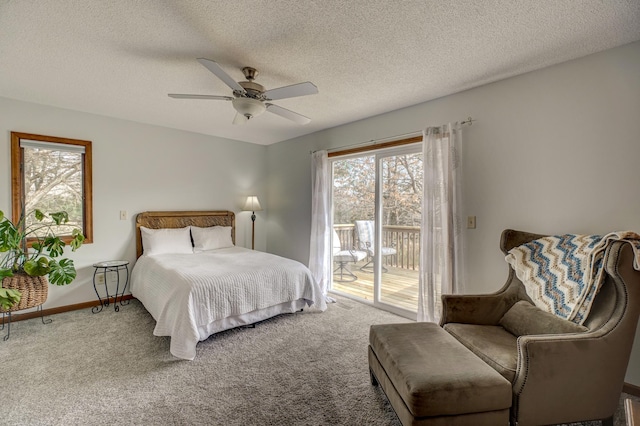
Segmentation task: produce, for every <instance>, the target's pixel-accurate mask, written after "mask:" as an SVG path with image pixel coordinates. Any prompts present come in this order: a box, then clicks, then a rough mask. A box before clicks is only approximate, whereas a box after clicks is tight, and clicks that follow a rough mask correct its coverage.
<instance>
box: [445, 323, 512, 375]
mask: <svg viewBox="0 0 640 426" xmlns="http://www.w3.org/2000/svg"><path fill="white" fill-rule="evenodd" d="M444 329H445V330H446V331H448V332H449V333H450V334H451V335H452V336H453V337H455V338H456V339H457V340H458V341H460V343H462V344H463V345H465V346H466V347H467V348H469V349H470V350H471V351H472V352H473V353H474V354H476V355H477V356H478V357H479V358H480V359H482V360H483V361H484V362H486V363H487V364H489V365H490V366H491V367H493V368H494V369H495V370H496V371H497V372H498V373H500V374H501V375H502V376H503V377H504V378H505V379H507V380H509V381H510V382H513V379H514V378H515V376H516V366H517V363H518V345H517V340H518V338H517V337H516V336H514V335H513V334H511V333H509V332H508V331H507V330H505V329H504V328H502V327H500V326H498V325H477V324H459V323H448V324H445V326H444Z"/></svg>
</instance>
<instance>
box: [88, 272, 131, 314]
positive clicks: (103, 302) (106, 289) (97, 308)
mask: <svg viewBox="0 0 640 426" xmlns="http://www.w3.org/2000/svg"><path fill="white" fill-rule="evenodd" d="M128 265H129V262H128V261H127V260H108V261H105V262H98V263H94V264H93V267H94V268H95V270H94V271H93V289H94V290H95V292H96V296H98V301H100V306H94V307H93V308H91V312H93V313H94V314H97V313H98V312H100V311H102V308H104V307H105V306H109V300H110V296H109V286H108V285H107V284H108V282H109V281H108V280H107V272H115V273H116V277H117V278H116V293H115V295H114V300H113V308H114V310H115V311H116V312H118V311H119V310H120V306H118V296H120V305H121V306H123V305H128V304H129V300H126V303H124V302H123V300H122V298H123V297H124V293H125V291H126V290H127V285H128V284H129V266H128ZM120 271H123V272H125V273H126V279H125V281H124V287H123V288H122V292H120ZM98 274H102V276H103V282H104V292H105V295H106V297H105V299H104V300H102V298H101V297H100V292H98V287H97V286H96V277H97V276H98Z"/></svg>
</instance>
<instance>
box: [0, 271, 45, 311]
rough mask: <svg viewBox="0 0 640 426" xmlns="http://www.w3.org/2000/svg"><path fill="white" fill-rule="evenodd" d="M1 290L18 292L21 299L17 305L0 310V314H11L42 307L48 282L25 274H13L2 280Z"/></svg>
mask: <svg viewBox="0 0 640 426" xmlns="http://www.w3.org/2000/svg"><path fill="white" fill-rule="evenodd" d="M2 287H3V288H11V289H15V290H18V291H20V293H21V294H22V297H21V298H20V302H18V304H17V305H14V306H12V307H11V308H9V309H2V308H0V312H13V311H19V310H22V309H28V308H33V307H34V306H39V305H42V304H43V303H44V302H45V301H46V300H47V295H48V293H49V281H48V280H47V277H46V276H45V277H32V276H30V275H27V274H15V275H14V276H12V277H7V278H4V279H3V280H2Z"/></svg>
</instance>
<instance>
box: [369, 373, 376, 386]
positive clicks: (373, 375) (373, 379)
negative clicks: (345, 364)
mask: <svg viewBox="0 0 640 426" xmlns="http://www.w3.org/2000/svg"><path fill="white" fill-rule="evenodd" d="M369 377H370V378H371V384H372V385H373V386H378V379H376V375H375V374H373V370H371V369H369Z"/></svg>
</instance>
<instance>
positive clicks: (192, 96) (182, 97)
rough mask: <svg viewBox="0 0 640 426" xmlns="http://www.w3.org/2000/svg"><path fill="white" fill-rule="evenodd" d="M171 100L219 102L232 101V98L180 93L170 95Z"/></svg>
mask: <svg viewBox="0 0 640 426" xmlns="http://www.w3.org/2000/svg"><path fill="white" fill-rule="evenodd" d="M169 97H170V98H174V99H214V100H219V101H232V100H233V98H232V97H231V96H216V95H183V94H179V93H169Z"/></svg>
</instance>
